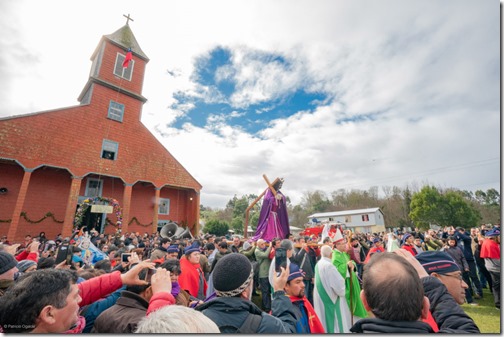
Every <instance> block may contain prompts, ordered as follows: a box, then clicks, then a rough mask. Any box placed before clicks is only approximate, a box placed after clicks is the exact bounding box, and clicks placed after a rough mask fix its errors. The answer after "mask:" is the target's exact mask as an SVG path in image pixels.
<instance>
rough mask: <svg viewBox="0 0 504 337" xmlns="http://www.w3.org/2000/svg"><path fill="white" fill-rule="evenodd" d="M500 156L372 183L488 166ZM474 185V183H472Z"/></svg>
mask: <svg viewBox="0 0 504 337" xmlns="http://www.w3.org/2000/svg"><path fill="white" fill-rule="evenodd" d="M499 162H500V158H498V157H497V158H489V159H485V160H480V161H475V162H467V163H460V164H456V165H451V166H444V167H439V168H434V169H428V170H423V171H417V172H411V173H408V174H405V175H397V176H392V177H383V178H377V179H374V180H373V182H372V184H373V185H377V184H383V183H386V182H391V181H397V180H398V179H408V178H409V179H412V178H418V177H422V176H424V177H425V176H431V175H434V174H439V173H444V172H449V171H456V170H461V169H468V168H475V167H480V166H487V165H492V164H495V163H499ZM365 185H369V183H367V184H366V181H364V182H362V183H354V184H348V185H344V186H340V187H339V188H343V189H346V188H352V187H354V188H355V187H359V186H365ZM466 186H469V185H466ZM470 186H472V185H470Z"/></svg>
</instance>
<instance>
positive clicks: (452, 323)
mask: <svg viewBox="0 0 504 337" xmlns="http://www.w3.org/2000/svg"><path fill="white" fill-rule="evenodd" d="M422 283H423V287H424V292H425V296H427V298H428V299H429V302H430V311H431V313H432V317H433V318H434V320H435V321H436V323H437V325H438V327H439V332H447V333H457V334H458V333H480V330H479V328H478V326H477V325H476V323H474V321H473V320H472V318H471V317H469V316H468V315H467V314H466V313H465V312H464V310H462V307H461V306H460V305H458V304H457V302H455V299H454V298H453V297H452V296H451V295H450V293H449V292H448V290H447V289H446V287H445V285H444V284H443V283H442V282H441V281H440V280H438V279H437V278H435V277H433V276H429V277H424V278H422Z"/></svg>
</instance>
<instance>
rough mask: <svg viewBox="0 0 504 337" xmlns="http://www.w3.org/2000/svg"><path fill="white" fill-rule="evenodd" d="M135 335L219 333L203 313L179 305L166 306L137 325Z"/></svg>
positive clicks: (216, 327)
mask: <svg viewBox="0 0 504 337" xmlns="http://www.w3.org/2000/svg"><path fill="white" fill-rule="evenodd" d="M135 333H148V334H152V333H220V330H219V327H218V326H217V325H216V324H215V323H214V322H213V321H212V320H211V319H210V318H208V317H207V316H205V315H204V314H203V313H201V312H199V311H196V310H194V309H191V308H188V307H184V306H181V305H167V306H165V307H162V308H161V309H159V310H156V311H154V312H153V313H151V314H150V315H149V316H146V317H144V318H142V319H141V320H140V322H139V323H138V326H137V329H136V331H135Z"/></svg>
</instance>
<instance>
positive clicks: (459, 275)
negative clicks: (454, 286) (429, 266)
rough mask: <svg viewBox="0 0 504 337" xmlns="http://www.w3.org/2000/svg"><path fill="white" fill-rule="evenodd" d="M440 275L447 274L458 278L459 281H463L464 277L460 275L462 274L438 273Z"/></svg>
mask: <svg viewBox="0 0 504 337" xmlns="http://www.w3.org/2000/svg"><path fill="white" fill-rule="evenodd" d="M439 275H441V276H448V277H453V278H456V279H458V280H459V281H460V282H462V281H464V278H463V277H462V274H455V275H453V274H439Z"/></svg>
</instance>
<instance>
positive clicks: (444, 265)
mask: <svg viewBox="0 0 504 337" xmlns="http://www.w3.org/2000/svg"><path fill="white" fill-rule="evenodd" d="M415 257H416V259H417V260H418V261H419V262H420V264H421V265H422V267H424V269H425V271H426V272H427V273H428V274H429V275H430V276H434V277H435V278H437V279H439V280H440V281H441V282H442V283H443V284H444V285H445V286H446V289H447V290H448V292H449V293H450V295H452V297H453V298H454V299H455V302H457V303H458V304H464V303H465V298H466V289H467V288H469V286H468V285H467V283H465V282H464V279H463V278H462V272H461V270H460V268H459V266H458V264H457V263H456V262H455V260H454V259H453V258H452V257H451V256H450V255H448V253H445V252H442V251H428V252H423V253H420V254H418V255H417V256H415Z"/></svg>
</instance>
